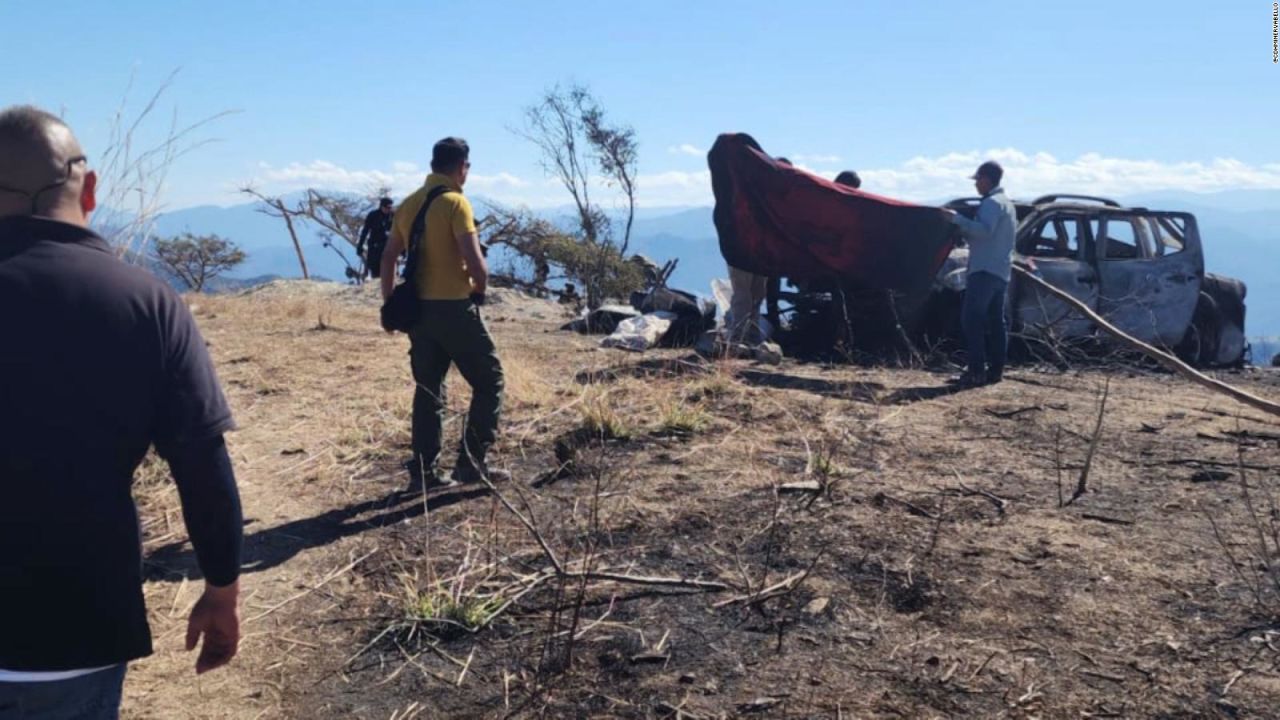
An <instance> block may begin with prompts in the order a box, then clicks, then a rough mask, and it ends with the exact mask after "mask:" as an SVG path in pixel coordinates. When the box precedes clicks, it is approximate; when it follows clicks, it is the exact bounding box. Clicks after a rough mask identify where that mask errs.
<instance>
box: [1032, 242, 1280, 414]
mask: <svg viewBox="0 0 1280 720" xmlns="http://www.w3.org/2000/svg"><path fill="white" fill-rule="evenodd" d="M1013 271H1014V272H1016V273H1018V274H1019V275H1021V276H1022V277H1023V278H1024V279H1026V280H1028V281H1029V282H1032V283H1035V284H1036V285H1038V286H1039V287H1040V288H1041V289H1042V290H1044V291H1045V292H1047V293H1049V294H1050V295H1053V296H1054V297H1056V298H1058V299H1059V300H1061V301H1063V302H1064V303H1066V304H1067V305H1068V306H1070V307H1072V308H1074V309H1075V310H1076V312H1078V313H1080V314H1081V315H1083V316H1085V317H1086V318H1088V319H1089V320H1090V321H1091V322H1093V323H1094V324H1095V325H1097V326H1098V328H1099V329H1101V330H1102V331H1103V332H1105V333H1107V334H1108V335H1110V336H1111V337H1113V338H1115V339H1116V340H1117V341H1118V342H1119V343H1120V344H1121V345H1124V346H1125V347H1127V348H1129V349H1131V350H1136V351H1138V352H1140V353H1142V354H1143V355H1146V356H1147V357H1149V358H1151V359H1152V360H1155V361H1156V362H1157V363H1159V364H1160V365H1162V366H1164V367H1165V368H1166V369H1167V370H1169V371H1170V372H1173V373H1175V374H1178V375H1181V376H1182V377H1184V378H1186V379H1187V380H1190V381H1191V382H1193V383H1195V384H1197V385H1199V386H1201V387H1203V388H1207V389H1209V390H1212V391H1214V392H1217V393H1221V394H1223V395H1226V396H1227V397H1229V398H1232V399H1234V400H1236V401H1238V402H1241V403H1244V404H1245V405H1248V406H1250V407H1253V408H1257V409H1258V410H1261V411H1263V412H1265V413H1269V414H1271V415H1277V416H1280V403H1275V402H1272V401H1270V400H1266V399H1264V398H1260V397H1258V396H1257V395H1254V394H1252V393H1248V392H1245V391H1244V390H1241V389H1240V388H1237V387H1234V386H1232V385H1228V384H1226V383H1224V382H1222V381H1221V380H1215V379H1214V378H1211V377H1209V376H1208V375H1205V374H1204V373H1202V372H1200V371H1199V370H1196V369H1195V368H1193V367H1191V366H1190V365H1188V364H1186V363H1185V362H1183V361H1181V360H1179V359H1178V358H1177V357H1174V356H1173V355H1170V354H1169V353H1167V352H1164V351H1163V350H1160V349H1158V348H1156V347H1154V346H1152V345H1149V344H1147V343H1144V342H1142V341H1141V340H1139V339H1137V338H1135V337H1133V336H1131V335H1128V334H1126V333H1125V332H1124V331H1122V330H1120V329H1119V328H1117V327H1116V326H1115V325H1112V324H1111V323H1110V322H1107V321H1106V320H1105V319H1103V317H1102V316H1101V315H1099V314H1098V313H1096V312H1094V311H1093V309H1092V308H1090V307H1089V306H1088V305H1085V304H1084V303H1083V302H1080V301H1079V300H1077V299H1076V298H1074V297H1072V296H1071V295H1070V294H1069V293H1066V292H1063V291H1062V290H1060V289H1058V288H1056V287H1054V286H1053V285H1051V284H1049V283H1048V282H1045V280H1044V279H1042V278H1040V277H1038V276H1037V275H1035V274H1034V273H1032V272H1031V271H1029V270H1027V269H1026V268H1024V267H1021V266H1019V265H1014V266H1013Z"/></svg>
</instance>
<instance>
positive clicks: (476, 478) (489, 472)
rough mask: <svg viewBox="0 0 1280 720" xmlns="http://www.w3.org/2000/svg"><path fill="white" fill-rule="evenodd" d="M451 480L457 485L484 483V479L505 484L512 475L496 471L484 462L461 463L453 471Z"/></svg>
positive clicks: (504, 471)
mask: <svg viewBox="0 0 1280 720" xmlns="http://www.w3.org/2000/svg"><path fill="white" fill-rule="evenodd" d="M451 479H452V481H453V482H455V483H461V484H464V485H469V484H471V483H478V482H482V481H483V480H484V479H488V481H489V482H491V483H493V482H504V481H506V480H510V479H511V473H509V472H507V471H506V470H495V469H493V468H491V467H489V466H488V465H487V464H486V463H484V462H480V463H471V462H459V463H458V465H457V467H455V468H454V469H453V475H452V477H451Z"/></svg>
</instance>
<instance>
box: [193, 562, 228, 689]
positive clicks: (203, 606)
mask: <svg viewBox="0 0 1280 720" xmlns="http://www.w3.org/2000/svg"><path fill="white" fill-rule="evenodd" d="M239 596H240V582H239V581H236V582H233V583H231V584H230V585H227V586H226V587H214V586H212V585H209V584H207V583H206V584H205V586H204V594H203V595H201V596H200V599H199V600H197V601H196V606H195V607H193V608H191V618H190V619H189V620H188V621H187V650H188V651H191V650H194V649H195V647H196V643H197V642H198V641H199V640H200V636H201V635H203V636H204V642H203V643H202V644H201V645H200V656H199V657H198V658H197V659H196V674H197V675H200V674H202V673H206V672H209V671H210V670H216V669H217V668H220V667H222V666H223V665H226V664H227V663H229V662H231V658H233V657H235V656H236V650H237V649H238V648H239V646H240V607H239V602H238V600H239Z"/></svg>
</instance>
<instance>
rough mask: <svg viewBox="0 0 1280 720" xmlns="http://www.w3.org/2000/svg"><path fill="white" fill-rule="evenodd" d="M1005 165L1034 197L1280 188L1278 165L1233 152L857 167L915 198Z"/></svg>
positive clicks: (1013, 185) (930, 160)
mask: <svg viewBox="0 0 1280 720" xmlns="http://www.w3.org/2000/svg"><path fill="white" fill-rule="evenodd" d="M989 159H994V160H996V161H997V162H999V163H1000V164H1001V165H1002V166H1003V167H1004V171H1005V174H1004V182H1003V185H1004V186H1005V188H1006V189H1007V190H1008V191H1009V193H1010V194H1011V195H1013V196H1014V197H1019V198H1030V197H1034V196H1036V195H1042V194H1046V193H1051V192H1077V193H1088V194H1094V195H1120V196H1123V195H1133V194H1138V193H1145V192H1151V191H1158V190H1187V191H1191V192H1214V191H1219V190H1240V189H1277V188H1280V164H1268V165H1257V166H1253V165H1249V164H1247V163H1244V162H1241V161H1240V160H1236V159H1233V158H1214V159H1212V160H1209V161H1175V162H1169V161H1161V160H1143V159H1133V158H1120V157H1106V156H1103V155H1101V154H1099V153H1085V154H1083V155H1080V156H1079V157H1077V158H1075V159H1070V160H1060V159H1058V158H1057V157H1055V156H1054V155H1051V154H1049V153H1047V152H1036V153H1031V154H1028V153H1025V152H1022V151H1020V150H1018V149H1016V148H994V149H991V150H988V151H986V152H978V151H976V150H975V151H969V152H952V153H947V154H945V155H941V156H937V157H922V156H920V157H914V158H911V159H909V160H907V161H905V162H903V163H902V164H900V165H899V166H897V167H884V168H867V169H865V170H859V171H858V174H859V175H861V176H862V180H863V184H862V187H863V189H864V190H869V191H870V192H873V193H878V194H884V195H891V196H895V197H902V198H906V199H913V200H925V199H940V198H943V197H950V196H954V195H966V194H972V188H973V181H971V180H970V179H969V176H970V175H972V174H973V171H974V170H975V169H976V168H977V167H978V164H979V163H981V162H982V161H984V160H989Z"/></svg>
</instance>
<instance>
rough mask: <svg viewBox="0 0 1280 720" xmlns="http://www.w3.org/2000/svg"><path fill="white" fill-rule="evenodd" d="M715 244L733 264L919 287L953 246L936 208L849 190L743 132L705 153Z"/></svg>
mask: <svg viewBox="0 0 1280 720" xmlns="http://www.w3.org/2000/svg"><path fill="white" fill-rule="evenodd" d="M707 163H708V165H710V167H711V187H712V190H713V191H714V193H715V198H716V207H715V224H716V231H717V233H718V234H719V236H720V252H721V253H722V254H723V255H724V257H725V260H726V261H727V262H728V263H729V264H730V265H732V266H734V267H737V268H741V269H743V270H747V271H750V272H753V273H756V274H759V275H768V276H772V277H777V276H782V277H787V278H791V279H792V280H799V281H803V282H823V283H839V285H840V286H842V287H846V288H851V289H857V290H895V291H899V292H904V293H908V294H914V293H919V292H924V291H927V289H928V287H929V285H930V283H932V281H933V277H934V275H935V274H936V273H937V271H938V268H939V267H941V265H942V262H943V260H944V259H946V256H947V253H948V252H949V251H950V249H951V236H952V226H951V225H950V224H949V223H947V222H946V220H944V219H943V217H942V216H941V214H940V213H939V212H938V210H937V208H932V207H925V206H921V205H914V204H912V203H908V202H903V201H901V200H893V199H891V198H887V197H881V196H879V195H873V194H871V193H869V192H862V191H860V190H854V189H853V188H848V187H845V186H843V185H837V184H835V183H834V182H831V181H828V180H825V179H823V178H820V177H818V176H817V175H813V174H811V173H808V172H805V171H804V170H801V169H799V168H794V167H790V166H788V165H785V164H783V163H779V162H777V161H776V160H775V159H774V158H772V157H770V156H769V155H768V154H767V153H765V152H764V150H762V149H761V148H760V144H759V143H757V142H756V141H755V140H754V139H752V137H751V136H750V135H746V134H742V133H732V134H725V135H721V136H720V137H719V138H717V139H716V143H715V145H713V146H712V148H711V152H709V153H708V154H707Z"/></svg>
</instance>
